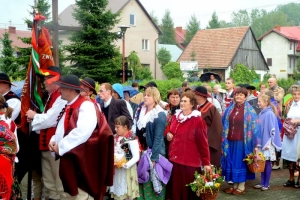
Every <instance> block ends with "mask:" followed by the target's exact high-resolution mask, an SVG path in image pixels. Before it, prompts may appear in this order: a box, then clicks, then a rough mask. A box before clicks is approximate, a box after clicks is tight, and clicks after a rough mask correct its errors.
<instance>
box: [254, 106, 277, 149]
mask: <svg viewBox="0 0 300 200" xmlns="http://www.w3.org/2000/svg"><path fill="white" fill-rule="evenodd" d="M259 121H260V125H261V133H262V149H264V148H265V146H266V144H267V143H268V141H269V140H271V143H272V145H274V146H275V148H276V150H277V151H278V150H281V149H282V145H281V141H280V131H279V127H278V122H277V117H276V115H275V114H274V113H273V110H272V108H271V107H270V106H268V107H267V108H266V109H264V110H262V111H261V112H260V114H259Z"/></svg>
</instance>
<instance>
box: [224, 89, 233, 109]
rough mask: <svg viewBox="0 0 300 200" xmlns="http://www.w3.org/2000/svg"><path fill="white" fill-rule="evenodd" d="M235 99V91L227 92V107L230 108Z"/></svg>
mask: <svg viewBox="0 0 300 200" xmlns="http://www.w3.org/2000/svg"><path fill="white" fill-rule="evenodd" d="M233 98H234V91H233V89H232V90H231V91H230V92H226V94H225V99H224V101H225V107H226V108H228V107H229V105H230V103H231V102H232V101H233Z"/></svg>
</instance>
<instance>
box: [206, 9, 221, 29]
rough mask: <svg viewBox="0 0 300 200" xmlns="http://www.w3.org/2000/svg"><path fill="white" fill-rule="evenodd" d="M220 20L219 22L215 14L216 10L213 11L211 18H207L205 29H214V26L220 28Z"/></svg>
mask: <svg viewBox="0 0 300 200" xmlns="http://www.w3.org/2000/svg"><path fill="white" fill-rule="evenodd" d="M220 27H221V25H220V22H219V18H218V16H217V13H216V11H214V12H213V14H212V16H211V20H209V22H208V26H207V27H206V28H207V29H215V28H220Z"/></svg>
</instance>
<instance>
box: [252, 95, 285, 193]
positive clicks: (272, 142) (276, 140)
mask: <svg viewBox="0 0 300 200" xmlns="http://www.w3.org/2000/svg"><path fill="white" fill-rule="evenodd" d="M258 105H259V108H260V109H261V112H260V114H259V120H260V124H261V132H262V143H261V144H262V145H261V148H262V152H263V155H264V157H265V159H266V166H265V171H264V172H262V173H261V182H260V184H258V185H255V186H254V188H256V189H261V190H262V191H265V190H269V189H270V185H269V183H270V178H271V172H272V165H271V161H275V160H276V151H279V150H281V148H282V147H281V146H282V145H281V141H280V130H279V127H278V121H277V116H276V114H277V110H276V107H275V106H274V105H273V104H271V103H270V97H269V96H268V95H265V94H262V95H260V96H259V98H258Z"/></svg>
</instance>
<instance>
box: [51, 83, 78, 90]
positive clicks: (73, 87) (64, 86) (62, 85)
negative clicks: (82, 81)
mask: <svg viewBox="0 0 300 200" xmlns="http://www.w3.org/2000/svg"><path fill="white" fill-rule="evenodd" d="M54 83H55V84H56V85H58V86H60V87H62V88H68V89H72V90H79V91H84V89H83V88H82V87H80V86H76V85H71V84H67V83H64V82H61V81H57V82H54Z"/></svg>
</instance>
